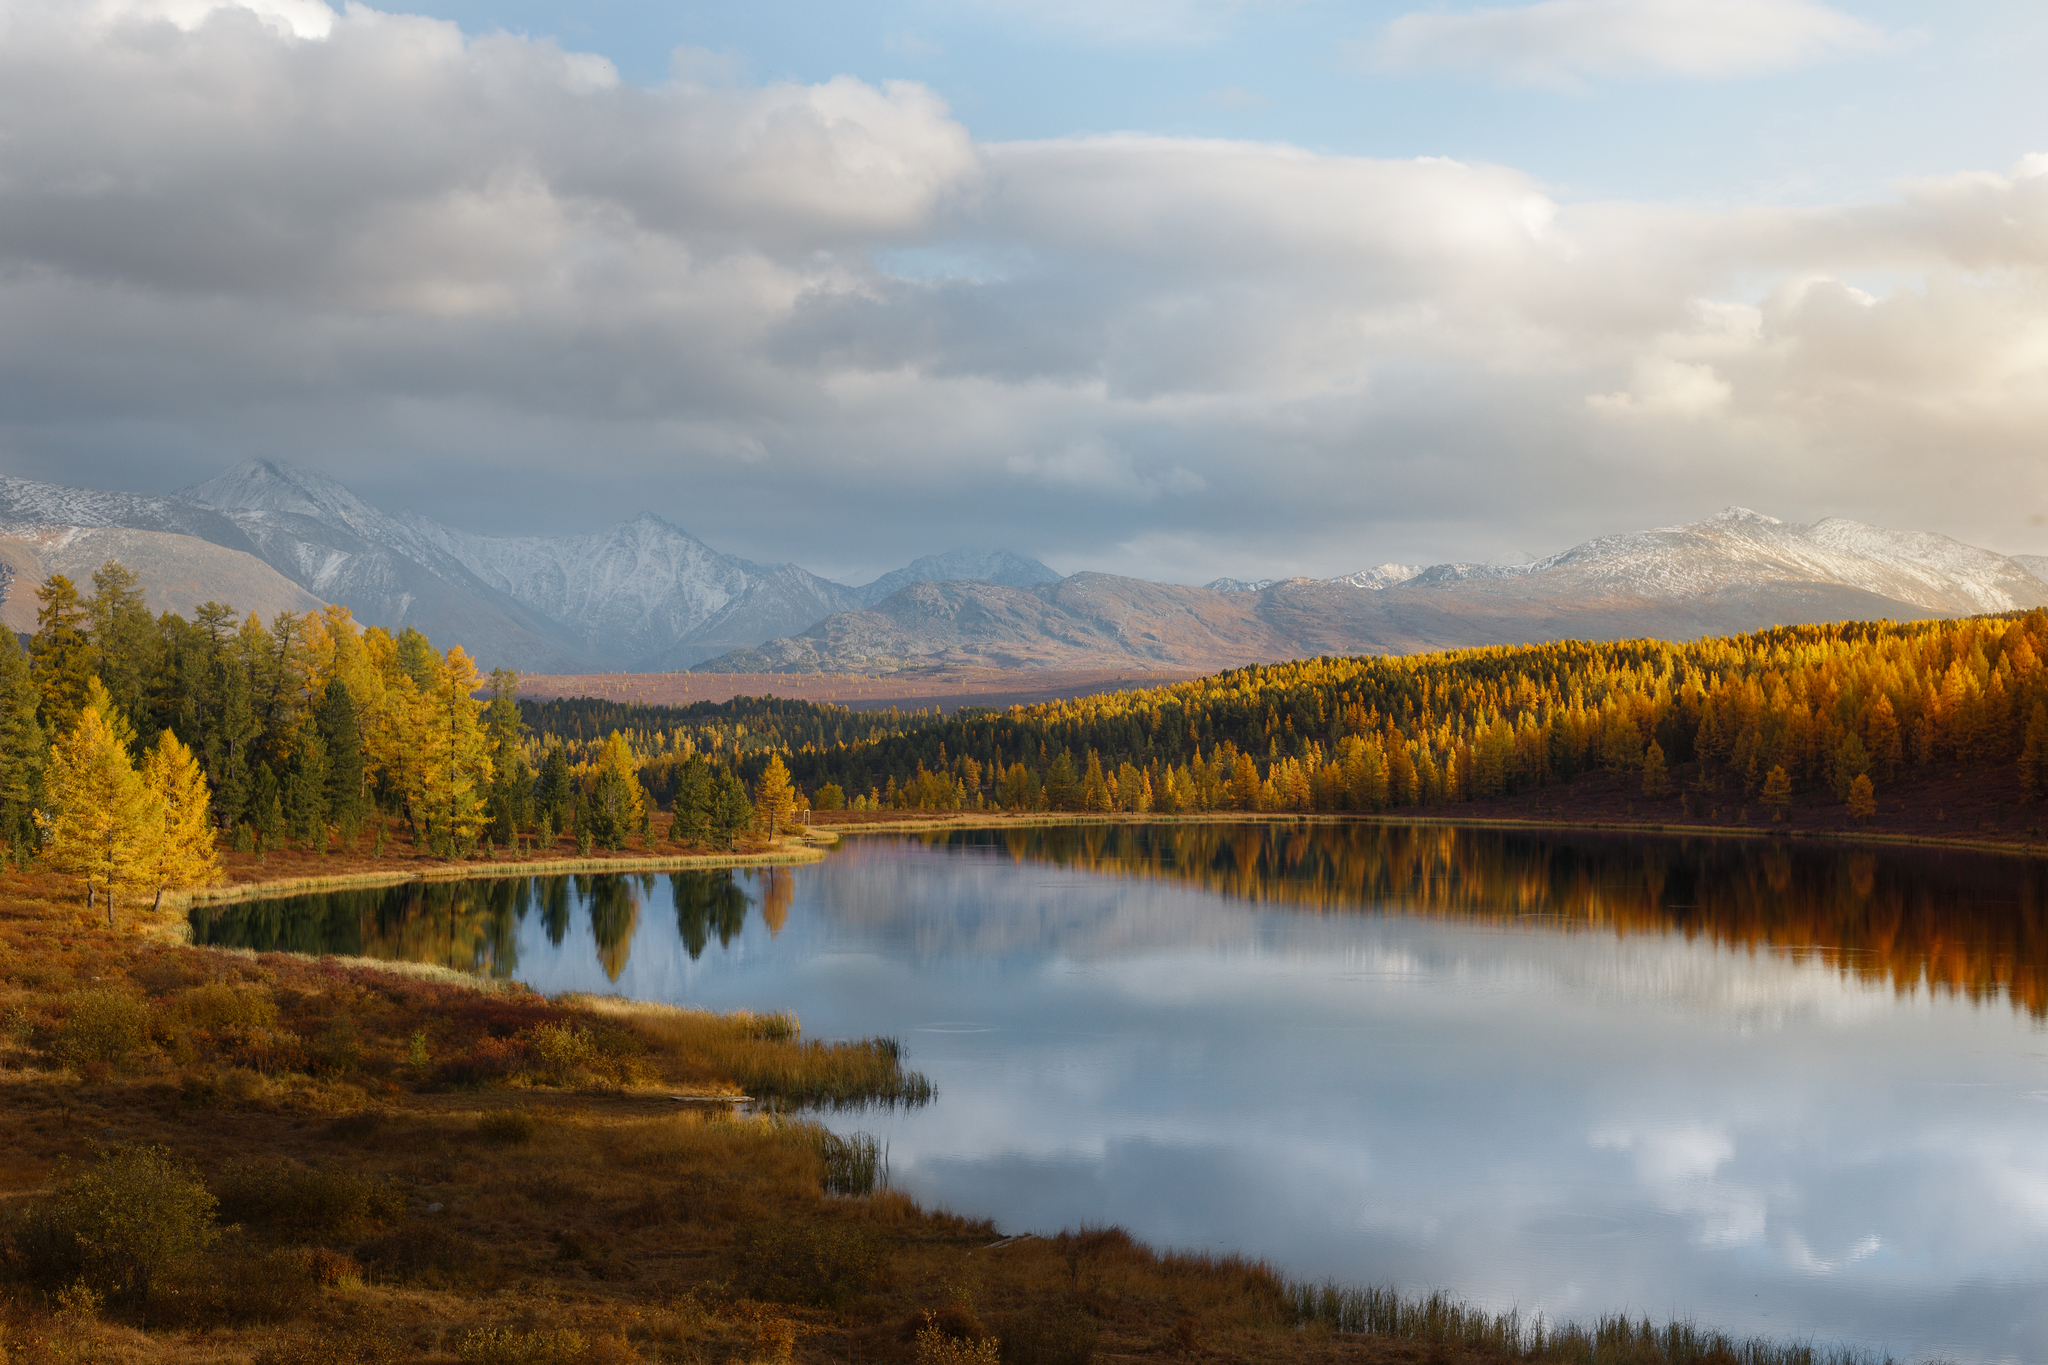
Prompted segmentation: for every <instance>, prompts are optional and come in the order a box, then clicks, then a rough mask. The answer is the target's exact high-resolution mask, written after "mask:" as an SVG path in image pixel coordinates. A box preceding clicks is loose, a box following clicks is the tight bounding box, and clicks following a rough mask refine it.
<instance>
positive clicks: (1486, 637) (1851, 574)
mask: <svg viewBox="0 0 2048 1365" xmlns="http://www.w3.org/2000/svg"><path fill="white" fill-rule="evenodd" d="M2044 574H2048V559H2042V558H2038V557H2033V556H2020V557H2017V558H2015V557H2011V556H2006V555H2001V554H1997V553H1995V552H1993V551H1990V550H1980V549H1977V548H1976V547H1974V546H1970V545H1965V544H1963V543H1962V542H1960V541H1956V540H1951V539H1949V538H1948V537H1946V536H1940V535H1928V534H1921V533H1913V532H1899V531H1888V530H1885V529H1883V528H1881V527H1876V526H1867V525H1865V524H1863V523H1861V522H1855V521H1848V520H1844V519H1842V518H1839V517H1830V518H1827V519H1825V520H1822V521H1818V522H1815V523H1813V524H1812V525H1795V524H1791V523H1787V522H1782V521H1779V520H1778V519H1776V518H1774V517H1768V516H1764V515H1762V514H1761V513H1757V512H1752V511H1749V510H1748V509H1746V508H1741V507H1731V508H1728V509H1727V510H1726V511H1723V512H1721V513H1719V514H1718V515H1716V516H1712V517H1709V518H1707V519H1706V520H1704V521H1699V522H1694V523H1692V524H1691V525H1687V526H1671V527H1664V528H1661V529H1658V530H1654V531H1643V532H1637V533H1633V534H1628V535H1614V536H1602V537H1600V538H1598V539H1595V540H1589V541H1587V542H1585V543H1584V544H1582V545H1577V546H1574V547H1572V548H1571V549H1569V550H1566V551H1564V552H1563V553H1561V554H1557V555H1553V556H1551V557H1550V558H1548V559H1543V560H1538V561H1536V562H1534V563H1531V564H1521V565H1512V566H1506V567H1502V566H1493V565H1482V564H1437V565H1432V566H1430V567H1428V568H1418V567H1414V566H1408V565H1400V564H1383V565H1381V566H1379V567H1378V568H1375V569H1367V570H1364V571H1362V572H1359V573H1355V574H1349V575H1346V576H1344V577H1341V578H1329V579H1313V578H1293V579H1286V580H1283V581H1279V582H1268V583H1263V584H1260V583H1243V582H1240V581H1238V580H1234V579H1219V580H1216V581H1215V582H1212V583H1210V584H1209V585H1208V586H1207V587H1202V588H1184V587H1173V586H1169V585H1165V584H1158V583H1146V582H1142V581H1140V580H1137V579H1129V578H1117V577H1114V576H1112V575H1108V574H1092V573H1082V574H1075V575H1074V576H1072V577H1071V578H1066V579H1062V580H1061V581H1059V582H1058V583H1049V584H1038V585H1034V586H1031V587H1026V588H1014V587H1004V586H1001V585H998V584H992V583H924V584H919V585H917V586H915V587H912V588H908V589H905V590H904V591H902V592H899V593H896V594H894V595H893V596H891V597H889V598H887V599H885V600H884V601H882V602H880V603H877V604H876V605H875V606H874V607H872V608H869V609H867V610H864V611H857V612H846V613H842V614H840V615H836V616H830V617H827V618H826V619H824V620H822V621H820V622H818V623H817V624H816V625H814V626H812V627H811V628H810V629H808V630H806V631H804V632H802V633H801V634H799V635H796V636H793V637H790V638H786V639H779V640H770V641H768V642H766V643H765V644H761V645H758V646H756V647H754V648H752V649H748V650H741V651H737V652H735V653H732V654H728V655H725V656H723V657H721V658H718V659H714V660H712V661H710V662H709V663H706V664H702V665H699V667H700V668H701V669H707V670H717V671H732V672H771V671H781V672H812V671H817V672H827V673H855V672H870V673H879V672H889V671H892V670H901V669H905V668H915V667H949V666H963V665H980V666H983V667H1012V668H1014V667H1045V668H1077V667H1083V666H1101V665H1105V664H1114V665H1119V666H1131V667H1149V668H1161V667H1172V666H1179V667H1189V668H1201V669H1211V668H1225V667H1231V666H1235V665H1239V664H1246V663H1258V662H1265V661H1268V660H1273V659H1286V658H1301V657H1305V656H1311V655H1317V654H1368V653H1372V654H1378V653H1409V652H1413V651H1416V650H1427V649H1452V648H1459V647H1464V646H1471V645H1489V644H1518V643H1527V642H1532V641H1545V640H1562V639H1591V640H1615V639H1627V638H1631V637H1637V636H1650V637H1657V638H1664V639H1690V638H1692V637H1694V636H1699V635H1718V634H1730V633H1737V632H1742V631H1749V630H1758V629H1762V628H1764V627H1766V626H1774V625H1786V624H1794V623H1801V622H1818V621H1842V620H1874V619H1879V618H1890V619H1892V620H1914V619H1920V618H1924V617H1930V616H1961V615H1969V614H1972V613H1976V612H1987V611H2010V610H2014V609H2018V608H2025V607H2035V606H2043V605H2048V581H2044V579H2043V575H2044Z"/></svg>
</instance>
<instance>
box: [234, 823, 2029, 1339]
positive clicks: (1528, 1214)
mask: <svg viewBox="0 0 2048 1365" xmlns="http://www.w3.org/2000/svg"><path fill="white" fill-rule="evenodd" d="M2043 873H2044V869H2043V868H2042V867H2040V866H2038V865H2036V864H2033V863H2030V862H2027V861H2024V860H2018V859H2004V858H1993V857H1978V856H1974V855H1964V854H1956V853H1930V852H1920V851H1899V852H1896V853H1894V852H1870V851H1858V852H1851V851H1844V850H1842V849H1839V848H1834V847H1819V846H1809V845H1806V844H1804V843H1799V844H1791V843H1787V842H1785V841H1769V840H1758V841H1727V842H1712V841H1681V840H1662V839H1649V838H1642V839H1636V838H1623V837H1611V838H1609V837H1599V836H1568V835H1561V836H1535V835H1509V834H1503V833H1499V832H1488V831H1462V830H1457V829H1452V828H1416V827H1403V828H1375V827H1370V826H1332V825H1318V826H1311V825H1303V826H1299V827H1287V826H1272V825H1255V826H1254V825H1246V826H1228V825H1205V826H1179V827H1165V826H1161V827H1153V826H1145V825H1130V826H1120V827H1119V826H1094V827H1088V828H1085V829H1082V828H1065V829H1050V830H1031V831H1014V830H1013V831H1002V832H994V833H988V832H978V833H977V832H970V833H954V834H949V835H945V836H934V837H932V838H915V837H903V836H876V835H868V836H860V837H857V838H853V839H849V840H848V841H847V843H846V844H845V845H844V846H843V847H842V849H841V851H839V852H836V853H834V854H833V855H832V856H831V857H830V858H829V859H827V860H826V861H825V862H823V863H821V864H817V865H813V866H808V867H802V868H796V869H787V870H776V871H764V872H756V873H753V874H747V873H730V874H728V873H713V874H707V873H688V874H676V875H668V874H663V875H659V876H634V877H569V878H540V879H502V880H498V881H491V882H475V883H460V884H452V885H439V886H417V885H415V886H406V887H401V888H395V889H391V890H388V891H373V892H353V893H341V894H336V895H331V896H321V897H300V898H295V899H291V900H285V901H276V902H268V903H262V904H255V905H247V906H233V907H227V908H224V909H222V910H217V911H215V912H213V914H212V915H211V916H205V915H203V914H202V915H195V923H196V925H197V927H198V929H199V936H200V938H201V939H202V940H205V941H211V942H218V943H230V944H241V945H246V946H251V947H257V948H265V949H268V948H288V949H295V950H300V951H311V952H340V953H367V954H370V955H373V956H382V957H404V958H411V959H416V960H427V961H436V962H443V963H447V964H450V965H453V966H458V967H463V968H471V969H475V970H479V971H485V972H494V973H497V974H500V975H507V976H514V977H517V978H518V979H520V980H522V981H526V982H529V983H531V984H532V985H533V986H535V987H537V988H539V989H541V990H543V991H549V992H554V991H561V990H572V989H573V990H586V991H615V992H620V993H623V994H626V995H630V996H635V997H640V998H645V999H652V1000H668V1001H677V1002H684V1003H688V1004H693V1005H701V1006H706V1007H709V1008H713V1009H728V1008H734V1007H745V1008H749V1009H757V1010H773V1009H792V1010H794V1011H795V1012H796V1013H797V1014H798V1015H799V1016H800V1017H801V1018H802V1020H803V1024H804V1029H805V1033H806V1035H807V1036H810V1037H839V1036H859V1035H870V1034H893V1035H896V1036H898V1037H900V1038H902V1039H903V1040H904V1042H905V1043H906V1045H907V1047H908V1051H909V1060H910V1064H911V1065H913V1066H915V1067H916V1068H917V1069H919V1070H921V1071H924V1072H925V1073H926V1074H927V1075H929V1076H931V1077H932V1079H933V1080H934V1081H936V1082H937V1083H938V1086H939V1098H938V1100H937V1102H936V1103H934V1104H932V1105H931V1106H929V1107H928V1108H925V1109H921V1110H917V1111H911V1112H898V1113H887V1112H877V1111H869V1112H864V1113H852V1114H837V1115H830V1116H827V1117H828V1121H829V1122H831V1123H832V1124H833V1125H834V1126H835V1127H839V1128H841V1129H843V1130H852V1129H864V1130H866V1131H869V1132H873V1133H875V1134H876V1135H877V1136H879V1137H882V1138H884V1139H885V1140H886V1141H887V1142H888V1144H889V1150H890V1158H891V1165H892V1171H893V1177H894V1183H895V1184H896V1185H897V1186H898V1187H899V1188H902V1189H906V1190H908V1191H909V1192H911V1193H912V1194H914V1195H915V1196H917V1197H918V1198H920V1199H923V1200H925V1201H927V1202H936V1203H939V1204H944V1205H948V1206H951V1207H952V1208H954V1209H956V1210H959V1211H961V1212H966V1213H973V1214H978V1215H987V1216H990V1217H993V1218H994V1219H995V1220H996V1221H997V1223H998V1224H999V1225H1000V1226H1001V1227H1002V1228H1003V1230H1004V1231H1005V1232H1023V1231H1039V1232H1052V1231H1056V1230H1058V1229H1060V1228H1062V1227H1069V1226H1073V1225H1076V1224H1079V1223H1083V1222H1089V1223H1121V1224H1123V1225H1124V1226H1126V1227H1128V1228H1130V1229H1131V1230H1132V1231H1133V1232H1134V1233H1136V1234H1138V1235H1139V1236H1141V1237H1144V1238H1146V1239H1148V1240H1150V1241H1152V1242H1154V1243H1155V1244H1159V1245H1165V1246H1173V1247H1182V1248H1199V1249H1211V1250H1217V1251H1222V1250H1233V1251H1243V1252H1247V1253H1250V1254H1252V1255H1255V1256H1263V1257H1267V1258H1270V1259H1271V1260H1272V1261H1273V1262H1275V1263H1276V1264H1277V1265H1279V1266H1281V1267H1283V1268H1284V1269H1286V1270H1288V1271H1290V1272H1293V1273H1296V1274H1299V1275H1304V1276H1314V1277H1325V1276H1327V1277H1335V1278H1337V1279H1340V1280H1344V1281H1348V1282H1359V1283H1367V1282H1370V1283H1387V1284H1395V1285H1398V1286H1401V1287H1402V1288H1405V1289H1411V1290H1426V1289H1433V1288H1442V1289H1448V1290H1451V1291H1454V1292H1456V1293H1458V1294H1460V1295H1462V1296H1464V1297H1466V1298H1469V1299H1471V1300H1474V1301H1476V1302H1479V1303H1482V1304H1485V1305H1488V1306H1491V1307H1497V1308H1505V1307H1509V1306H1517V1305H1518V1306H1520V1307H1521V1308H1523V1309H1524V1310H1540V1311H1542V1312H1544V1313H1546V1314H1549V1315H1551V1316H1581V1317H1586V1316H1591V1315H1593V1314H1597V1313H1600V1312H1604V1311H1609V1310H1616V1309H1626V1310H1628V1311H1630V1312H1632V1313H1647V1314H1649V1315H1651V1316H1652V1317H1656V1318H1660V1319H1661V1318H1666V1317H1673V1316H1678V1317H1687V1316H1689V1317H1693V1318H1696V1319H1698V1320H1699V1321H1701V1322H1704V1323H1708V1324H1712V1325H1715V1326H1719V1327H1723V1328H1727V1329H1731V1330H1736V1331H1744V1332H1751V1331H1753V1332H1759V1333H1767V1334H1770V1335H1774V1336H1782V1337H1811V1338H1818V1339H1824V1340H1837V1341H1847V1342H1853V1343H1856V1344H1859V1345H1863V1346H1867V1347H1870V1348H1873V1349H1877V1350H1885V1351H1890V1352H1892V1353H1893V1354H1895V1355H1897V1356H1898V1357H1899V1358H1900V1359H1902V1360H1918V1359H1923V1358H1926V1357H1930V1356H1937V1355H1939V1356H1945V1357H1947V1358H1950V1359H1954V1360H1957V1361H1991V1360H2019V1361H2039V1360H2044V1359H2048V1029H2044V1018H2048V877H2044V875H2043Z"/></svg>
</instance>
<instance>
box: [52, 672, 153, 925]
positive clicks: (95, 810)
mask: <svg viewBox="0 0 2048 1365" xmlns="http://www.w3.org/2000/svg"><path fill="white" fill-rule="evenodd" d="M105 698H106V689H105V688H104V687H102V686H101V685H100V681H99V679H98V678H93V679H91V680H90V683H89V686H88V689H87V692H86V694H85V697H84V704H83V705H81V706H80V707H79V709H78V713H77V718H76V719H75V720H74V721H73V722H72V724H71V727H70V728H69V729H68V730H66V731H65V732H64V733H63V734H62V735H61V736H59V738H58V740H57V742H56V743H55V744H53V745H51V746H50V764H49V769H48V776H47V783H48V785H47V789H46V792H47V800H48V803H49V808H48V810H47V811H46V812H45V818H46V819H47V821H48V824H49V831H48V838H49V846H48V850H47V852H46V854H45V856H46V857H48V858H49V860H50V864H51V866H52V867H53V868H54V869H55V870H56V871H58V872H59V873H61V874H63V875H65V876H69V877H77V878H79V879H80V880H81V881H83V882H84V883H85V885H86V891H87V896H88V898H91V897H93V896H94V895H95V894H97V895H104V896H105V897H106V900H107V918H108V920H109V922H111V921H112V919H113V914H114V903H115V901H116V899H117V898H119V897H120V896H122V895H124V894H125V893H128V892H132V891H134V890H135V889H136V888H137V887H139V886H142V885H144V884H145V879H146V878H147V876H148V865H149V861H150V858H151V855H152V853H153V852H154V850H155V848H156V846H157V845H158V844H159V843H160V842H161V840H162V831H161V821H160V819H159V818H158V816H157V813H156V809H155V803H154V802H153V801H152V800H151V797H150V792H149V789H148V787H147V786H146V785H145V784H144V783H143V780H142V778H141V776H140V775H139V774H138V773H137V772H136V771H135V765H134V764H132V763H131V762H129V760H128V751H127V748H126V747H125V746H124V745H123V744H122V742H121V739H120V737H119V736H118V735H117V734H116V733H115V731H114V729H113V728H112V727H111V726H109V724H108V722H107V717H106V714H105V712H106V708H105V706H104V704H103V703H104V700H105Z"/></svg>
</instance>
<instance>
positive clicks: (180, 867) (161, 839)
mask: <svg viewBox="0 0 2048 1365" xmlns="http://www.w3.org/2000/svg"><path fill="white" fill-rule="evenodd" d="M142 782H143V785H144V786H145V787H146V788H147V789H148V791H149V794H150V798H151V802H152V805H153V807H154V810H155V814H156V817H157V819H158V821H159V822H160V824H159V826H158V830H157V835H158V837H157V838H156V840H155V841H154V847H153V848H152V849H151V850H150V853H149V856H148V857H147V858H146V859H145V860H144V868H145V874H144V884H145V885H154V886H155V887H156V906H155V908H156V909H159V910H160V909H162V908H163V900H164V892H165V891H166V890H175V889H178V888H182V887H187V886H205V885H207V884H208V883H210V882H212V881H213V880H214V879H215V878H217V877H218V876H219V875H220V854H219V853H218V851H217V849H216V846H215V843H214V833H213V822H212V817H211V813H210V812H209V811H208V809H207V804H208V802H207V794H206V774H205V773H204V772H203V771H201V769H200V767H199V761H198V759H197V758H195V757H194V756H193V754H192V751H191V750H190V749H188V748H186V747H185V746H184V745H183V744H181V743H179V742H178V737H177V735H175V734H173V733H172V732H171V731H169V730H165V731H164V732H163V733H161V734H160V735H158V736H157V741H156V745H155V747H154V748H152V749H151V750H150V751H149V755H148V757H147V758H145V759H144V760H143V764H142Z"/></svg>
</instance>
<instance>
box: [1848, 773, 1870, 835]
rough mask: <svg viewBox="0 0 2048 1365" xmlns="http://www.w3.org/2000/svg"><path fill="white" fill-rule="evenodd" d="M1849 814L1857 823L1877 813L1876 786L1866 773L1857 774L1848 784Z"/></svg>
mask: <svg viewBox="0 0 2048 1365" xmlns="http://www.w3.org/2000/svg"><path fill="white" fill-rule="evenodd" d="M1849 814H1850V816H1851V818H1853V819H1854V820H1855V821H1856V823H1858V824H1862V823H1863V822H1865V821H1867V820H1868V819H1870V817H1871V816H1873V815H1875V814H1877V787H1876V786H1875V784H1873V783H1872V782H1871V780H1870V774H1868V773H1859V774H1857V776H1856V780H1855V781H1854V782H1851V783H1850V784H1849Z"/></svg>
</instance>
